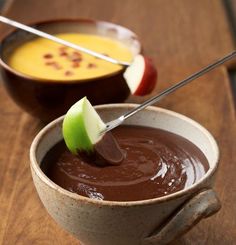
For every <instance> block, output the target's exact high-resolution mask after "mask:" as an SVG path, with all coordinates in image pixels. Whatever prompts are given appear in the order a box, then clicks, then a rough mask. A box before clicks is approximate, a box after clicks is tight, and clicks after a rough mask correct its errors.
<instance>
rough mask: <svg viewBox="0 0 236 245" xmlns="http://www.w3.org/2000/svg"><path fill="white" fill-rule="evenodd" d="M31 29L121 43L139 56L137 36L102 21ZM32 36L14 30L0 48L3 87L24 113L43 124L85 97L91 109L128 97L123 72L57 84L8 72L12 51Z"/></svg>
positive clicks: (54, 22)
mask: <svg viewBox="0 0 236 245" xmlns="http://www.w3.org/2000/svg"><path fill="white" fill-rule="evenodd" d="M32 26H33V27H35V28H37V29H39V30H42V31H45V32H47V33H50V34H57V33H76V32H80V33H85V34H94V35H99V36H104V37H109V38H111V39H114V40H117V41H120V42H122V43H123V44H124V45H125V46H127V47H128V49H130V50H131V52H132V53H133V55H136V54H138V53H140V50H141V45H140V42H139V41H138V38H137V35H136V34H135V33H133V32H132V31H130V30H129V29H127V28H125V27H122V26H119V25H116V24H113V23H109V22H104V21H97V20H89V19H76V20H49V21H44V22H40V23H35V24H34V25H32ZM33 38H35V35H33V34H30V33H27V32H25V31H22V30H15V31H13V32H11V33H10V34H8V35H7V36H6V37H4V38H3V40H2V42H1V44H0V65H1V73H2V77H3V82H4V85H5V87H6V89H7V91H8V93H9V95H10V96H11V97H12V99H13V100H14V101H15V102H16V103H17V104H18V105H19V106H20V107H22V108H23V109H24V110H25V111H27V112H29V113H30V114H32V115H33V116H35V117H38V118H40V119H41V120H43V121H47V122H49V121H51V120H52V119H55V118H57V117H58V116H61V115H63V114H65V113H66V111H67V110H68V109H69V108H70V106H71V105H72V104H74V103H75V102H76V101H78V100H79V99H81V98H82V97H84V96H87V97H88V99H89V100H90V102H91V103H92V104H93V105H96V104H105V103H118V102H123V101H124V100H125V99H126V98H127V97H128V96H129V94H130V91H129V88H128V86H127V84H126V82H125V80H124V78H123V73H124V69H125V68H123V69H121V70H120V71H117V72H113V73H110V74H107V75H104V76H100V77H95V78H90V79H83V80H82V79H80V80H78V79H76V80H70V81H68V80H67V81H60V82H58V81H56V80H50V79H40V78H35V77H32V76H29V75H25V74H22V73H20V72H17V71H16V70H14V69H13V68H11V67H10V66H9V65H8V63H7V59H8V57H9V55H10V54H11V53H12V52H13V50H14V49H15V48H16V47H18V46H19V45H21V44H22V43H25V42H27V41H29V40H32V39H33Z"/></svg>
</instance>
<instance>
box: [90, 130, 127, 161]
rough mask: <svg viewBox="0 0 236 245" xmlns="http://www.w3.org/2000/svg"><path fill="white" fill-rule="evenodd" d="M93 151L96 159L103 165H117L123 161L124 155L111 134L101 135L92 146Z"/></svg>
mask: <svg viewBox="0 0 236 245" xmlns="http://www.w3.org/2000/svg"><path fill="white" fill-rule="evenodd" d="M94 150H95V154H96V156H97V158H98V159H99V160H100V162H101V163H104V164H109V165H119V164H121V162H122V161H123V159H124V154H123V152H122V150H121V148H120V146H119V144H118V143H117V141H116V139H115V137H114V136H113V135H112V133H111V132H107V133H106V134H105V135H103V137H102V139H101V140H99V141H98V142H97V143H96V144H95V145H94ZM95 163H96V162H95Z"/></svg>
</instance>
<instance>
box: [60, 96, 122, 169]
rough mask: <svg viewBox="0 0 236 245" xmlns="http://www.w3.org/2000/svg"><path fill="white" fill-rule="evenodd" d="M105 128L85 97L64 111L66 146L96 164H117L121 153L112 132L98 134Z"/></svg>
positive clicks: (63, 126) (120, 159) (120, 158)
mask: <svg viewBox="0 0 236 245" xmlns="http://www.w3.org/2000/svg"><path fill="white" fill-rule="evenodd" d="M105 128H106V125H105V123H104V122H103V121H102V119H101V118H100V116H99V115H98V114H97V112H96V111H95V109H94V108H93V106H92V105H91V104H90V102H89V101H88V100H87V98H86V97H84V98H82V99H81V100H79V101H78V102H77V103H75V104H74V105H73V106H72V107H71V108H70V109H69V110H68V112H67V113H66V115H65V118H64V121H63V125H62V132H63V137H64V140H65V143H66V146H67V148H68V149H69V150H70V151H71V152H72V153H73V154H78V155H80V156H81V157H86V158H87V159H91V161H92V162H94V163H95V164H98V165H104V164H110V165H118V164H120V163H121V162H122V160H123V157H124V156H123V153H122V150H121V149H120V147H119V145H118V143H117V142H116V140H115V138H114V137H113V136H112V134H111V133H110V132H109V133H106V134H104V135H100V133H101V131H102V130H104V129H105Z"/></svg>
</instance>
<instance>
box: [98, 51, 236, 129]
mask: <svg viewBox="0 0 236 245" xmlns="http://www.w3.org/2000/svg"><path fill="white" fill-rule="evenodd" d="M235 56H236V51H233V52H231V53H229V54H227V55H226V56H224V57H223V58H221V59H219V60H217V61H216V62H214V63H212V64H210V65H208V66H206V67H204V68H203V69H201V70H200V71H198V72H196V73H193V74H192V75H191V76H189V77H187V78H186V79H184V80H182V81H180V82H178V83H177V84H175V85H173V86H171V87H170V88H168V89H166V90H164V91H163V92H161V93H160V94H158V95H157V96H154V97H152V98H150V99H149V100H147V101H145V102H144V103H142V104H141V105H139V106H137V107H135V108H134V109H132V110H130V111H128V112H127V113H125V114H124V115H122V116H120V117H119V118H117V119H115V120H113V121H110V122H108V123H107V127H106V129H105V130H104V131H103V133H104V132H107V131H110V130H111V129H113V128H115V127H117V126H119V125H120V124H122V123H123V122H124V120H125V119H127V118H129V117H131V116H133V115H134V114H135V113H137V112H139V111H141V110H143V109H144V108H146V107H147V106H149V105H153V104H154V103H156V102H158V101H159V100H161V99H162V98H163V97H165V96H166V95H168V94H170V93H172V92H174V91H175V90H177V89H178V88H181V87H183V86H184V85H186V84H188V83H190V82H191V81H193V80H195V79H197V78H199V77H201V76H202V75H204V74H206V73H207V72H209V71H211V70H213V69H215V68H216V67H218V66H220V65H222V64H224V63H225V62H227V61H229V60H231V59H232V58H234V57H235Z"/></svg>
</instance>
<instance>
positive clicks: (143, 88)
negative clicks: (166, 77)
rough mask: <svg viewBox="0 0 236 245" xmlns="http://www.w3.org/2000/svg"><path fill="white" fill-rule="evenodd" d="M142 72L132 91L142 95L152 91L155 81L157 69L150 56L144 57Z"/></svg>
mask: <svg viewBox="0 0 236 245" xmlns="http://www.w3.org/2000/svg"><path fill="white" fill-rule="evenodd" d="M144 63H145V68H144V74H143V77H142V80H141V82H140V84H139V86H138V88H137V89H136V91H135V92H134V95H137V96H144V95H147V94H149V93H151V92H152V90H153V89H154V87H155V85H156V83H157V76H158V74H157V69H156V68H155V66H154V65H153V62H152V60H151V59H150V58H148V57H144Z"/></svg>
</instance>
